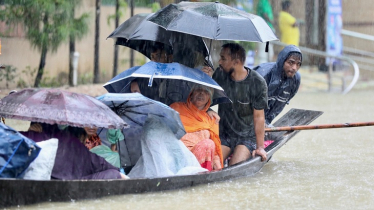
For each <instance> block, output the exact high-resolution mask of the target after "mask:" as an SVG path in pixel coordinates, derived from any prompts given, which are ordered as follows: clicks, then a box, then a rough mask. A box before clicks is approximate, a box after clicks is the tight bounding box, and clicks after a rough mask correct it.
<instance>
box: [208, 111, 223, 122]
mask: <svg viewBox="0 0 374 210" xmlns="http://www.w3.org/2000/svg"><path fill="white" fill-rule="evenodd" d="M206 113H207V114H208V115H209V117H210V119H212V120H214V119H216V124H218V123H219V121H220V120H221V117H220V116H219V115H218V114H217V112H215V111H213V110H209V111H207V112H206Z"/></svg>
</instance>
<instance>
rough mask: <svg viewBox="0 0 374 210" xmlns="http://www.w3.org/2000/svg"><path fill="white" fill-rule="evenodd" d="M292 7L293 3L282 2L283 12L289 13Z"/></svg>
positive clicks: (286, 0)
mask: <svg viewBox="0 0 374 210" xmlns="http://www.w3.org/2000/svg"><path fill="white" fill-rule="evenodd" d="M290 6H291V1H289V0H285V1H282V10H283V11H288V10H289V9H290Z"/></svg>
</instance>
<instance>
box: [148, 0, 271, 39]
mask: <svg viewBox="0 0 374 210" xmlns="http://www.w3.org/2000/svg"><path fill="white" fill-rule="evenodd" d="M147 20H149V21H151V22H153V23H156V24H157V25H159V26H161V27H163V28H165V29H166V30H169V31H177V32H182V33H187V34H192V35H196V36H200V37H205V38H209V39H214V40H236V41H250V42H269V41H274V40H278V38H277V37H276V36H275V34H274V33H273V31H272V30H271V28H270V27H269V26H268V25H267V24H266V22H265V20H264V19H262V18H261V17H260V16H257V15H253V14H250V13H246V12H244V11H241V10H238V9H235V8H233V7H230V6H227V5H225V4H221V3H218V2H180V3H179V4H170V5H168V6H166V7H164V8H163V9H161V10H159V11H158V12H156V13H155V14H154V15H152V16H150V17H149V18H148V19H147Z"/></svg>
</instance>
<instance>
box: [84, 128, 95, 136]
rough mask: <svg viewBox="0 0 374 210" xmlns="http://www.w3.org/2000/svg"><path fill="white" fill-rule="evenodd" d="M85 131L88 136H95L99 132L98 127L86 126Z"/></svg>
mask: <svg viewBox="0 0 374 210" xmlns="http://www.w3.org/2000/svg"><path fill="white" fill-rule="evenodd" d="M83 129H84V131H86V134H87V136H93V135H95V134H96V133H97V128H96V127H84V128H83Z"/></svg>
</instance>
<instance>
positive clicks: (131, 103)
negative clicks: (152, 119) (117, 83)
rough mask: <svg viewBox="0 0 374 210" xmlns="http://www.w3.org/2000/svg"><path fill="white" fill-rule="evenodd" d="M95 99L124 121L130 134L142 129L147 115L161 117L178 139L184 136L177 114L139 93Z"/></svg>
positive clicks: (107, 94) (105, 95)
mask: <svg viewBox="0 0 374 210" xmlns="http://www.w3.org/2000/svg"><path fill="white" fill-rule="evenodd" d="M97 99H98V100H100V101H101V102H103V103H104V104H106V105H107V106H109V107H110V108H111V109H112V110H113V111H114V112H115V113H117V114H118V115H119V116H120V117H121V118H122V119H123V120H124V121H126V122H127V123H128V124H129V125H130V129H127V130H130V132H131V130H132V131H134V132H136V128H139V127H142V126H143V125H144V123H145V121H146V119H147V117H148V115H156V116H159V117H161V119H162V120H163V121H164V122H165V124H166V125H168V127H169V128H170V129H171V131H172V132H173V133H174V134H175V136H176V137H177V138H178V139H180V138H181V137H182V136H184V135H185V134H186V131H185V130H184V126H183V124H182V121H181V119H180V117H179V113H178V112H176V111H175V110H174V109H172V108H170V107H169V106H166V105H165V104H163V103H161V102H158V101H155V100H152V99H150V98H147V97H145V96H143V95H142V94H140V93H106V94H104V95H102V96H98V97H97ZM125 137H126V136H125Z"/></svg>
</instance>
